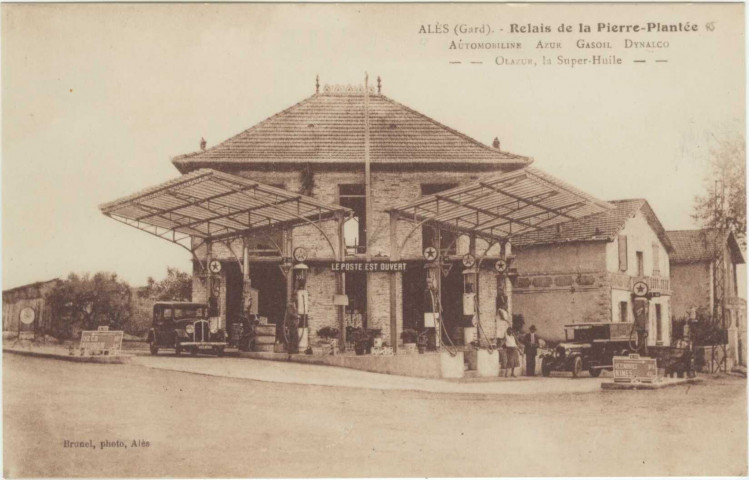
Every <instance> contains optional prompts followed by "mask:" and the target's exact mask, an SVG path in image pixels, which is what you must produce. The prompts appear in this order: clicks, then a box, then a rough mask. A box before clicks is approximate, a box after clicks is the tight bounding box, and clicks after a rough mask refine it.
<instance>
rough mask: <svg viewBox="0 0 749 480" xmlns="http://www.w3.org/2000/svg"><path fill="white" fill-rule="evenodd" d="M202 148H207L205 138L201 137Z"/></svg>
mask: <svg viewBox="0 0 749 480" xmlns="http://www.w3.org/2000/svg"><path fill="white" fill-rule="evenodd" d="M200 149H201V150H205V138H203V137H200Z"/></svg>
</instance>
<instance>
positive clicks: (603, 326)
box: [541, 323, 637, 377]
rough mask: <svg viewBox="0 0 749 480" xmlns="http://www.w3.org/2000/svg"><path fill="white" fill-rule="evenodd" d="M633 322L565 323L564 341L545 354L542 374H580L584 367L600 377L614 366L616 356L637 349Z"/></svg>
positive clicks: (591, 373)
mask: <svg viewBox="0 0 749 480" xmlns="http://www.w3.org/2000/svg"><path fill="white" fill-rule="evenodd" d="M633 331H634V329H633V324H632V323H576V324H572V325H565V326H564V337H565V341H564V342H562V343H560V344H559V345H557V346H556V347H555V348H554V349H553V350H552V351H551V353H549V354H546V355H544V356H543V357H542V360H541V373H542V374H543V375H544V376H545V377H548V376H549V375H550V374H551V372H553V371H565V372H572V376H573V377H579V376H580V375H581V374H582V372H583V371H584V370H587V371H588V372H589V373H590V375H591V376H593V377H597V376H599V375H600V374H601V371H602V370H611V369H612V368H613V363H614V360H613V359H614V356H626V355H628V354H629V353H630V352H633V351H635V350H636V349H637V345H636V340H634V338H636V336H633V335H632V332H633Z"/></svg>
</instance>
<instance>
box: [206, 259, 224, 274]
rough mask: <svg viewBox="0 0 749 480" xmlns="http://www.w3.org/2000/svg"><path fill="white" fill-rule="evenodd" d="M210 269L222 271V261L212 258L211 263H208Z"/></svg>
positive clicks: (214, 271)
mask: <svg viewBox="0 0 749 480" xmlns="http://www.w3.org/2000/svg"><path fill="white" fill-rule="evenodd" d="M208 270H210V271H211V273H221V262H219V261H218V260H211V263H209V264H208Z"/></svg>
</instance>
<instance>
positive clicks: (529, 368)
mask: <svg viewBox="0 0 749 480" xmlns="http://www.w3.org/2000/svg"><path fill="white" fill-rule="evenodd" d="M528 332H529V333H528V334H527V335H525V336H523V345H525V375H526V376H528V377H534V376H536V355H538V347H539V345H540V341H541V339H540V338H538V335H536V326H535V325H531V328H529V329H528Z"/></svg>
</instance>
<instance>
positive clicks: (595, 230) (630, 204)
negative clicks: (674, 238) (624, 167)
mask: <svg viewBox="0 0 749 480" xmlns="http://www.w3.org/2000/svg"><path fill="white" fill-rule="evenodd" d="M609 203H611V204H612V205H614V206H615V207H616V208H614V209H612V210H608V211H605V212H602V213H597V214H594V215H589V216H587V217H584V218H580V219H578V220H571V221H569V222H565V223H561V224H559V225H555V226H552V227H548V228H544V229H541V230H537V231H534V232H529V233H525V234H523V235H519V236H517V237H513V239H512V245H513V247H519V248H522V247H527V246H532V245H551V244H558V243H569V242H588V241H608V242H610V241H613V240H614V239H615V238H616V236H617V235H618V234H619V232H620V231H621V230H622V228H624V224H625V223H626V222H627V220H629V219H630V218H632V217H634V216H635V215H636V214H637V212H640V211H642V212H643V214H644V215H645V218H646V220H647V221H648V224H650V227H651V228H652V229H653V230H654V231H655V233H656V235H658V238H659V239H660V241H661V243H663V245H664V247H665V248H666V250H667V251H669V252H670V251H671V250H672V246H671V242H670V241H669V239H668V236H667V235H666V231H665V229H664V228H663V225H661V222H660V221H659V220H658V217H656V215H655V212H653V209H652V208H650V205H649V204H648V202H647V200H645V199H642V198H639V199H632V200H611V201H609Z"/></svg>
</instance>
